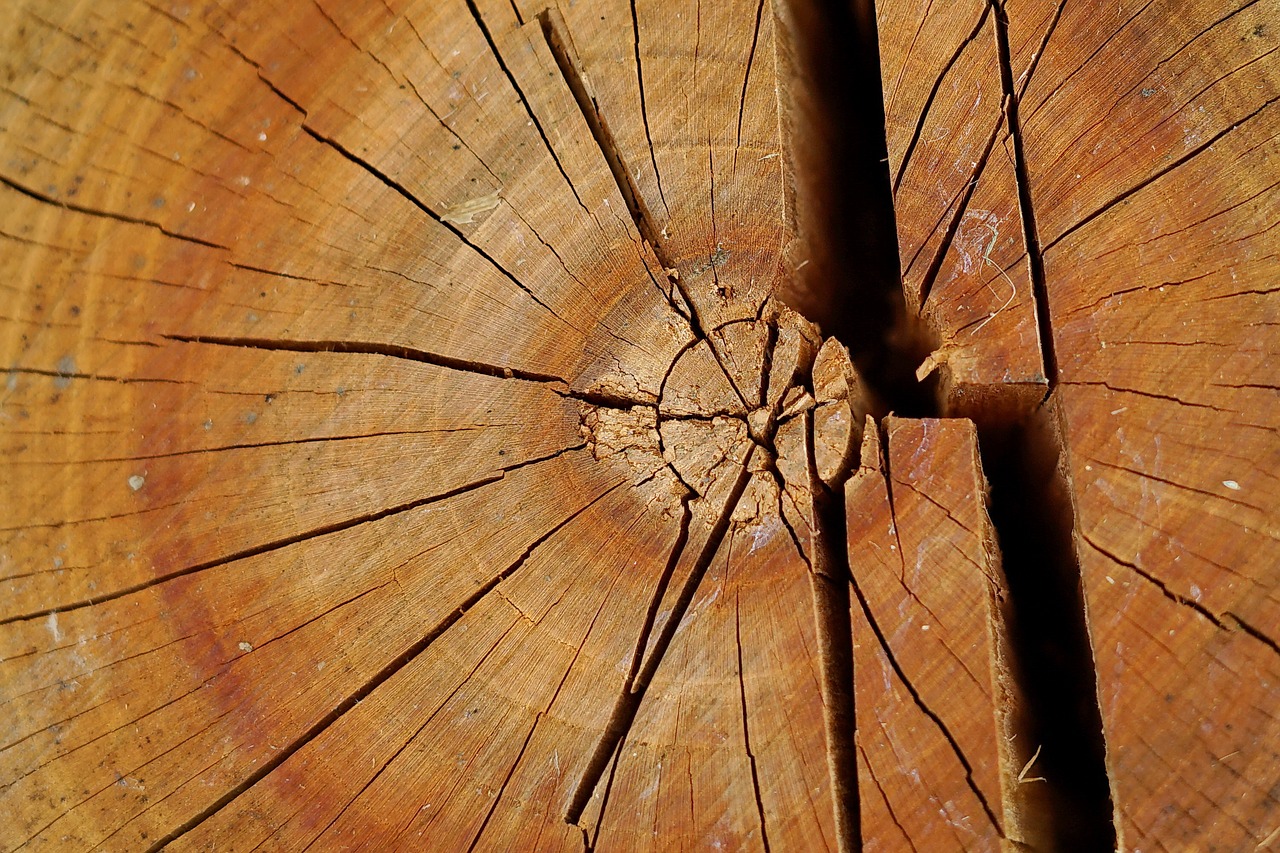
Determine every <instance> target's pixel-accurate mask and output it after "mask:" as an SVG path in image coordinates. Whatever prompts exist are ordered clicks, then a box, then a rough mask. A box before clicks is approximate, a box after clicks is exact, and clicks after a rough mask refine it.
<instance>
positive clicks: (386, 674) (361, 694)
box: [147, 483, 623, 853]
mask: <svg viewBox="0 0 1280 853" xmlns="http://www.w3.org/2000/svg"><path fill="white" fill-rule="evenodd" d="M621 485H623V484H622V483H619V484H617V485H614V486H613V487H611V488H610V489H608V490H606V491H605V492H603V493H601V494H600V495H598V496H597V497H596V498H594V499H593V500H592V501H590V502H589V503H587V504H586V505H584V506H583V507H581V508H580V509H578V510H576V511H575V512H574V513H573V514H572V515H570V516H568V517H567V518H565V519H564V520H563V521H561V522H560V523H558V524H556V525H555V526H554V527H552V528H551V529H550V530H548V531H547V532H546V533H544V534H543V535H542V536H540V537H538V538H537V539H536V540H534V542H532V543H531V544H530V545H529V547H528V548H526V549H525V551H524V553H523V554H521V555H520V556H519V557H518V558H517V559H516V560H515V561H514V562H513V563H511V565H509V566H507V567H506V568H505V569H503V570H502V571H501V572H499V573H498V574H496V575H494V576H493V577H492V578H490V579H489V580H488V581H486V582H485V583H484V585H483V586H481V587H479V588H478V589H477V590H476V591H475V592H473V593H472V594H471V595H470V596H468V597H467V598H466V600H464V601H463V602H462V603H460V604H459V605H458V606H457V607H456V608H455V609H454V610H453V611H451V612H450V613H449V615H448V616H446V617H445V618H444V619H443V620H441V621H440V622H439V623H437V624H436V625H435V627H433V628H432V629H431V630H430V631H428V632H427V633H426V634H424V635H423V636H422V638H421V639H419V640H418V641H417V642H415V643H414V644H413V645H412V646H410V647H409V648H407V649H405V650H404V651H403V652H401V653H400V654H399V655H397V656H396V657H395V658H394V659H392V660H391V661H390V662H388V663H387V664H386V665H385V666H383V667H382V669H380V670H379V671H378V672H377V673H375V674H374V675H373V677H372V678H370V679H369V680H368V681H366V682H365V683H364V684H363V685H361V686H360V688H359V689H357V690H355V691H354V692H352V693H351V694H349V695H348V696H347V698H346V699H344V700H342V701H341V702H339V703H338V704H337V705H335V706H334V707H333V709H332V710H330V711H329V712H328V713H327V714H325V715H324V717H322V718H321V719H319V720H317V721H316V722H315V723H314V724H313V725H311V727H310V728H308V729H307V730H306V731H305V732H303V733H302V734H301V735H299V736H298V737H297V738H295V739H294V740H293V741H292V742H290V743H289V744H287V745H285V746H283V747H281V748H280V749H279V750H278V751H276V752H275V753H274V754H273V755H272V756H271V758H270V759H269V760H268V761H266V762H264V763H263V764H261V765H259V766H258V767H257V768H256V769H255V770H254V771H253V772H252V773H250V774H249V775H248V776H246V777H245V778H244V779H242V780H241V781H240V782H238V783H237V784H235V785H234V786H232V787H231V789H230V790H228V791H227V792H226V793H224V794H223V795H222V796H220V797H218V799H217V800H215V801H214V802H213V803H211V804H210V805H208V806H206V807H205V808H204V809H202V810H201V811H200V812H199V813H198V814H196V815H194V816H192V817H190V818H188V819H187V820H186V821H184V822H183V823H182V824H180V825H179V826H177V827H175V828H174V829H173V830H171V831H170V832H168V833H167V834H165V835H164V836H163V837H162V838H160V839H158V840H157V841H156V842H155V843H154V844H152V845H151V846H150V847H149V848H147V853H159V851H161V850H163V849H164V848H166V847H167V846H169V845H170V844H172V843H173V842H174V841H176V840H177V839H179V838H181V837H182V836H183V835H186V834H187V833H188V832H190V831H191V830H193V829H195V828H196V827H198V826H199V825H200V824H202V823H204V822H205V821H206V820H208V819H209V818H211V817H213V816H214V815H215V814H217V813H218V812H219V811H221V810H222V809H223V808H225V807H226V806H227V805H228V804H230V803H231V802H232V801H233V800H235V799H236V798H237V797H239V796H240V795H241V794H243V793H244V792H246V791H248V790H249V789H250V788H252V787H253V786H254V785H256V784H257V783H258V782H259V781H261V780H262V779H264V778H266V777H267V776H268V775H269V774H271V773H272V772H273V771H274V770H275V769H276V768H277V767H279V766H280V765H282V764H284V763H285V762H286V761H288V760H289V759H290V758H291V757H293V755H294V754H295V753H297V752H298V750H300V749H302V748H303V747H305V746H306V745H307V744H309V743H311V742H312V741H313V740H315V739H316V738H317V737H319V736H320V735H321V734H323V733H324V731H325V730H326V729H328V728H329V727H331V726H332V725H333V724H334V723H336V722H337V721H338V720H339V719H341V718H342V716H343V715H344V714H346V713H347V712H348V711H350V710H351V709H352V708H355V707H356V706H357V705H359V704H360V703H361V702H362V701H364V699H366V698H367V697H368V696H369V695H370V694H372V693H373V691H374V690H377V689H378V688H379V687H381V686H382V685H383V684H385V683H386V682H387V681H388V680H389V679H390V678H391V677H392V676H394V675H395V674H396V673H398V672H400V670H402V669H404V668H405V667H406V666H408V665H409V664H410V663H412V662H413V660H414V659H415V658H417V657H418V656H419V655H421V654H422V653H423V652H425V651H426V650H427V649H428V648H429V647H430V646H431V644H432V643H434V642H435V641H436V640H437V639H439V637H440V636H441V635H443V634H444V633H445V632H446V631H448V630H449V629H450V628H452V627H453V626H454V625H455V624H456V623H457V622H458V620H459V619H461V618H462V617H463V616H465V615H466V614H467V612H468V611H469V610H471V608H473V607H475V606H476V605H477V604H478V603H479V602H480V600H481V599H483V598H484V597H485V596H486V595H488V594H489V593H490V592H492V591H493V590H494V588H495V587H497V586H498V584H500V583H502V581H504V580H506V579H507V578H509V577H511V575H513V574H514V573H515V572H516V571H517V570H519V569H520V567H521V566H523V565H524V564H525V563H527V562H528V560H529V558H530V557H531V556H532V555H533V552H534V551H536V550H537V549H538V547H539V546H541V545H542V544H543V543H544V542H546V541H547V540H548V539H550V538H551V537H552V536H554V535H556V534H557V533H559V532H560V531H561V530H562V529H564V528H565V527H566V526H568V525H569V524H570V523H571V522H572V521H573V520H574V519H576V518H578V516H580V515H582V513H584V512H586V511H587V510H588V509H590V508H591V507H592V506H594V505H595V504H597V503H599V502H600V501H601V500H602V499H603V498H605V497H606V496H607V495H609V494H610V493H611V492H612V491H613V490H614V489H617V488H618V487H619V486H621Z"/></svg>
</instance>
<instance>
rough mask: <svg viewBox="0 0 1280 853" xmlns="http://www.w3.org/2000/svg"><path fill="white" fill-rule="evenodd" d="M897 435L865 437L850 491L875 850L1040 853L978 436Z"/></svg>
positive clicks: (949, 430)
mask: <svg viewBox="0 0 1280 853" xmlns="http://www.w3.org/2000/svg"><path fill="white" fill-rule="evenodd" d="M886 433H887V439H888V447H887V448H884V449H882V447H881V443H880V438H879V436H878V434H877V433H876V432H875V431H874V430H872V429H868V430H867V432H866V437H865V438H864V443H863V459H862V467H861V468H860V469H859V470H858V472H857V474H856V475H855V476H854V477H853V478H852V479H851V480H850V481H849V482H848V483H847V484H846V486H845V496H846V501H845V512H846V514H847V518H848V522H847V524H848V527H847V530H848V537H849V562H850V567H851V568H852V570H853V573H854V574H853V577H854V580H853V586H854V597H853V603H852V608H853V644H854V646H853V649H854V680H855V684H856V686H857V692H856V698H855V707H856V709H857V715H858V737H857V747H858V760H859V765H858V771H859V788H860V792H861V803H862V828H863V836H862V837H863V849H865V850H899V849H904V848H908V847H909V848H911V849H916V850H941V849H965V850H984V849H985V850H997V849H1000V848H1001V842H1002V839H1006V838H1007V839H1012V840H1015V841H1019V842H1023V843H1031V844H1032V846H1038V845H1036V844H1035V842H1037V841H1043V840H1044V839H1040V838H1037V837H1036V834H1035V827H1028V826H1025V825H1024V824H1025V819H1024V815H1023V809H1022V805H1023V801H1024V800H1025V799H1026V797H1025V796H1024V795H1023V794H1022V793H1021V791H1020V784H1034V782H1026V779H1027V778H1033V779H1034V773H1032V772H1031V770H1032V769H1033V764H1034V762H1033V761H1032V757H1033V754H1034V753H1033V751H1034V749H1035V746H1034V745H1031V744H1026V743H1019V742H1017V739H1016V736H1017V731H1016V729H1015V726H1014V722H1013V715H1014V706H1015V705H1016V703H1017V689H1016V686H1015V685H1014V683H1013V673H1012V672H1011V671H1010V670H1011V661H1010V659H1009V648H1008V646H1009V637H1008V633H1007V630H1006V625H1005V621H1006V615H1005V611H1006V607H1007V591H1006V587H1005V583H1004V578H1003V574H1002V571H1001V567H1000V556H999V553H998V551H996V549H995V542H994V532H993V531H992V530H991V523H990V521H989V520H988V518H987V511H986V507H985V502H986V489H987V484H986V480H985V478H984V477H983V475H982V467H981V464H980V462H979V461H978V457H977V442H976V436H975V434H974V430H973V425H972V424H971V423H969V422H967V421H958V420H920V421H916V420H902V419H897V418H891V419H889V421H888V422H887V425H886ZM957 470H959V471H960V472H962V473H961V474H960V475H957V473H956V472H957ZM1023 767H1027V769H1028V772H1027V773H1021V768H1023ZM1019 775H1021V776H1022V779H1021V783H1020V780H1019Z"/></svg>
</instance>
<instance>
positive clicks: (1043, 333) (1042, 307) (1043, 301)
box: [991, 0, 1062, 391]
mask: <svg viewBox="0 0 1280 853" xmlns="http://www.w3.org/2000/svg"><path fill="white" fill-rule="evenodd" d="M991 2H992V3H994V4H997V5H996V27H995V29H996V51H997V53H998V55H999V58H1000V84H1001V87H1002V88H1003V89H1004V97H1005V101H1004V114H1005V119H1006V121H1008V123H1009V136H1010V138H1011V139H1012V140H1013V170H1014V176H1015V178H1016V181H1017V184H1018V210H1019V211H1020V213H1021V215H1022V240H1023V244H1024V245H1025V246H1026V250H1027V261H1028V266H1029V267H1030V272H1031V293H1032V295H1033V297H1034V298H1035V304H1036V322H1037V326H1038V331H1039V334H1040V353H1041V357H1042V358H1043V359H1044V375H1045V377H1046V378H1047V379H1048V381H1049V390H1050V391H1052V390H1053V388H1054V386H1055V385H1056V384H1057V382H1058V356H1057V353H1056V351H1055V350H1054V340H1053V324H1052V323H1051V322H1050V321H1049V291H1048V288H1047V287H1046V285H1045V279H1044V254H1043V251H1042V249H1041V247H1040V231H1039V229H1038V228H1037V227H1036V215H1035V207H1034V205H1032V203H1031V181H1030V177H1029V175H1028V173H1027V157H1026V154H1025V152H1024V150H1023V145H1022V117H1021V114H1020V113H1019V101H1018V98H1019V94H1018V92H1017V91H1016V89H1017V84H1016V83H1015V81H1014V79H1013V63H1012V59H1011V58H1010V54H1009V15H1008V12H1006V11H1005V7H1004V0H991ZM1061 12H1062V10H1061V8H1059V9H1058V14H1061ZM1056 21H1057V17H1056V16H1055V18H1054V22H1055V23H1056ZM1052 32H1053V26H1052V25H1051V26H1050V29H1049V32H1048V33H1046V34H1045V41H1046V43H1047V42H1048V39H1049V35H1050V34H1051V33H1052ZM1038 59H1039V57H1038V56H1037V57H1036V60H1037V61H1038ZM1033 69H1034V65H1032V66H1031V68H1029V69H1028V70H1027V76H1026V80H1025V81H1024V82H1030V80H1031V71H1032V70H1033Z"/></svg>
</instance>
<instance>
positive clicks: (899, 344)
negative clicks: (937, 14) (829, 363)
mask: <svg viewBox="0 0 1280 853" xmlns="http://www.w3.org/2000/svg"><path fill="white" fill-rule="evenodd" d="M779 14H780V17H779V23H780V26H779V27H778V35H777V39H778V42H779V62H780V66H782V67H781V68H780V71H781V72H782V73H785V74H788V75H789V76H791V77H792V78H793V82H792V83H791V85H790V86H789V87H786V88H785V89H784V90H783V91H782V93H781V96H782V98H783V104H782V107H783V109H782V113H783V114H784V116H785V117H786V119H785V121H784V134H785V137H786V138H785V140H784V141H785V143H786V147H787V148H788V150H789V151H790V152H791V158H792V163H791V166H792V169H793V171H794V175H793V181H794V188H793V192H794V194H795V198H796V199H797V211H796V219H797V222H798V226H797V230H798V231H799V236H800V238H801V243H802V244H803V247H804V251H805V252H806V253H807V254H806V256H805V257H804V258H803V260H804V261H805V263H804V264H803V266H802V267H801V268H799V269H797V271H796V273H795V274H794V278H795V281H793V282H791V283H790V284H788V285H784V287H783V289H782V290H780V292H779V295H780V296H781V297H782V298H783V300H784V301H785V302H786V303H787V304H788V305H790V306H791V307H793V308H795V309H796V310H797V311H799V312H800V313H801V314H803V315H804V316H805V317H807V318H808V319H809V320H811V321H813V322H814V323H816V324H817V325H818V326H819V327H820V328H821V329H822V330H823V333H824V334H826V335H830V336H833V337H836V338H838V339H839V340H840V341H841V342H842V343H843V344H845V345H846V346H847V347H848V349H849V352H850V355H851V356H852V357H853V360H854V363H855V364H856V365H857V367H858V369H859V371H860V373H861V374H862V376H863V378H864V379H865V380H866V381H867V383H868V385H869V386H870V387H871V391H872V392H873V396H874V397H875V398H876V399H877V400H879V401H882V402H883V404H884V409H883V410H880V411H879V412H878V413H879V414H883V413H884V412H885V411H895V412H897V413H898V414H900V415H904V416H908V417H910V416H921V415H926V414H928V413H929V412H931V411H933V410H934V409H935V404H934V399H935V388H936V378H933V377H931V378H930V380H929V381H927V382H924V383H921V382H917V381H916V378H915V368H916V365H918V364H919V363H920V362H921V361H923V360H924V358H925V357H926V356H927V355H928V354H929V352H930V351H931V350H932V349H933V347H932V346H931V343H932V342H931V341H929V340H928V339H927V337H928V336H927V333H926V332H925V330H924V329H923V328H922V326H921V324H920V323H919V322H918V320H917V319H916V315H915V312H914V311H912V310H910V309H909V308H908V306H907V304H906V300H905V298H904V296H903V291H902V284H901V268H900V265H899V257H898V244H897V225H896V220H895V215H894V207H893V191H892V186H891V176H890V174H889V162H888V161H889V154H888V144H887V141H886V137H885V114H884V93H883V87H882V85H881V77H880V49H879V37H878V34H877V31H876V20H875V8H874V5H873V0H853V2H849V3H845V2H840V0H785V2H783V3H782V4H780V9H779ZM797 260H799V259H797Z"/></svg>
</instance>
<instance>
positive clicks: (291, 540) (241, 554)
mask: <svg viewBox="0 0 1280 853" xmlns="http://www.w3.org/2000/svg"><path fill="white" fill-rule="evenodd" d="M585 447H586V444H585V443H584V444H577V445H574V446H573V447H566V448H563V449H562V450H557V451H556V452H555V453H551V454H548V455H546V456H540V457H538V458H536V459H526V460H525V461H524V462H519V463H517V464H515V465H510V466H508V467H506V468H500V469H498V471H497V473H495V474H493V475H491V476H489V477H484V478H482V479H479V480H475V481H473V482H470V483H467V484H466V485H463V486H459V487H458V488H456V489H451V490H450V491H447V492H443V493H441V494H438V495H432V496H430V497H426V498H419V499H417V500H414V501H409V502H407V503H402V504H397V505H396V506H392V507H386V508H385V509H381V510H378V511H377V512H371V513H366V514H364V515H358V516H355V517H354V518H345V519H343V520H342V521H335V522H333V523H332V524H325V525H321V526H319V527H313V528H311V529H310V530H304V531H302V532H301V533H295V534H293V535H292V536H286V537H284V538H281V539H275V540H272V541H271V542H265V543H263V544H261V545H254V546H253V547H251V548H244V549H241V550H239V551H235V552H233V553H231V554H227V555H224V556H221V557H217V558H216V559H213V560H207V561H205V562H203V563H196V564H195V565H191V566H187V567H185V568H182V569H178V570H176V571H172V572H168V573H166V574H163V575H158V576H156V577H153V578H150V579H148V580H145V581H142V582H141V583H136V584H132V585H130V586H126V587H122V588H120V589H117V590H114V591H112V592H109V593H104V594H103V595H98V596H94V597H93V598H86V599H81V600H80V601H73V602H69V603H67V604H62V605H59V606H58V607H53V608H49V609H47V610H38V611H35V612H32V613H23V614H20V615H17V616H6V617H5V618H3V619H0V625H8V624H9V623H11V622H23V621H27V620H30V619H42V618H45V617H47V616H49V615H50V614H52V613H67V612H69V611H72V610H80V609H82V608H85V607H93V606H94V605H97V604H105V603H106V602H109V601H115V600H116V599H119V598H124V597H125V596H127V595H132V594H133V593H135V592H141V591H142V590H144V589H149V588H151V587H154V586H159V585H160V584H163V583H168V582H169V581H171V580H174V579H176V578H182V577H186V576H188V575H193V574H196V573H198V572H203V571H208V570H209V569H214V568H217V567H218V566H224V565H227V564H228V563H234V562H236V561H238V560H247V559H249V558H250V557H257V556H261V555H262V554H266V553H269V552H271V551H278V550H280V549H281V548H287V547H289V546H290V545H296V544H298V543H299V542H305V541H306V540H308V539H315V538H316V537H319V536H327V535H329V534H331V533H339V532H341V531H343V530H348V529H350V528H352V527H356V526H358V525H361V524H369V523H371V522H375V521H381V520H382V519H384V518H388V517H390V516H393V515H398V514H400V513H403V512H409V511H410V510H414V509H418V508H419V507H423V506H426V505H428V504H433V503H439V502H440V501H446V500H449V499H450V498H455V497H458V496H459V495H462V494H465V493H466V492H470V491H474V490H475V489H479V488H482V487H484V486H488V485H491V484H492V483H496V482H498V481H499V480H501V479H503V478H504V477H505V476H506V475H507V474H509V473H511V472H513V471H517V470H519V469H520V468H525V467H528V466H530V465H537V464H538V463H540V462H547V461H549V460H551V459H555V458H556V457H557V456H561V455H563V454H565V453H569V452H572V451H575V450H582V449H584V448H585Z"/></svg>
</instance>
